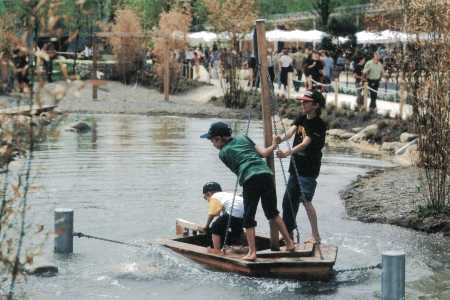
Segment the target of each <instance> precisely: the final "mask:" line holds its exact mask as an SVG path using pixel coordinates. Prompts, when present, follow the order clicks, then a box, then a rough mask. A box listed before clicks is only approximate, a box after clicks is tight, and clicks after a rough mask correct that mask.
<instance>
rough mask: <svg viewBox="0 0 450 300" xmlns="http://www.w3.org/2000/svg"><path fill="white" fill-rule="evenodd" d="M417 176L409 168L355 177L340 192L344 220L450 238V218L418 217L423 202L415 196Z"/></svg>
mask: <svg viewBox="0 0 450 300" xmlns="http://www.w3.org/2000/svg"><path fill="white" fill-rule="evenodd" d="M417 175H418V170H417V169H415V168H412V167H392V168H385V169H374V170H370V171H368V172H367V173H366V174H364V175H358V177H357V178H356V179H355V180H354V181H353V182H352V183H350V184H349V185H348V186H347V187H346V188H345V189H344V190H343V191H341V192H340V197H341V199H342V201H343V202H344V206H345V211H346V213H347V216H348V217H349V218H350V219H355V220H358V221H360V222H364V223H381V224H391V225H397V226H400V227H405V228H409V229H413V230H417V231H423V232H426V233H439V234H442V235H443V236H445V237H450V216H436V217H426V218H421V217H419V216H418V214H417V212H416V210H415V208H416V204H417V203H418V202H419V201H422V200H421V195H420V193H418V192H416V185H417V184H418V183H419V181H418V177H417ZM414 178H415V179H414ZM400 186H401V187H400Z"/></svg>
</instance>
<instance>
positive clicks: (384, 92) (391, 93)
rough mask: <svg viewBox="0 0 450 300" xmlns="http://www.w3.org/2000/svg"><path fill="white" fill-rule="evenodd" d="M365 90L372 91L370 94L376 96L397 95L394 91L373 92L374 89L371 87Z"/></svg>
mask: <svg viewBox="0 0 450 300" xmlns="http://www.w3.org/2000/svg"><path fill="white" fill-rule="evenodd" d="M367 89H368V90H369V91H372V92H374V93H377V94H385V95H397V94H398V92H397V91H394V92H388V91H377V90H374V89H373V88H371V87H367Z"/></svg>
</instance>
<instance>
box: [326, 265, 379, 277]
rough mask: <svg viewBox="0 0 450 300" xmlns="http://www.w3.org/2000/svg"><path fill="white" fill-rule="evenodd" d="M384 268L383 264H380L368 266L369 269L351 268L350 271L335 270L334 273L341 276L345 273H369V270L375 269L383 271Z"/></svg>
mask: <svg viewBox="0 0 450 300" xmlns="http://www.w3.org/2000/svg"><path fill="white" fill-rule="evenodd" d="M382 267H383V266H382V264H381V263H379V264H376V265H372V266H367V267H356V268H350V269H340V270H334V273H335V274H339V273H345V272H356V271H369V270H374V269H381V268H382Z"/></svg>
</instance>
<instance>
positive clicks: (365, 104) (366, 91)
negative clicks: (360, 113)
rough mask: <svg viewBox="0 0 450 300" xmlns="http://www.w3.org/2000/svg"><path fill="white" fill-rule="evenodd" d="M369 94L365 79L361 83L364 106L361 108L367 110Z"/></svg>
mask: <svg viewBox="0 0 450 300" xmlns="http://www.w3.org/2000/svg"><path fill="white" fill-rule="evenodd" d="M368 95H369V84H368V83H367V81H364V84H363V99H364V107H363V110H364V111H367V97H368Z"/></svg>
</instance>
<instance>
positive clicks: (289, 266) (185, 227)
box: [161, 219, 337, 281]
mask: <svg viewBox="0 0 450 300" xmlns="http://www.w3.org/2000/svg"><path fill="white" fill-rule="evenodd" d="M176 232H177V237H176V238H173V239H167V240H163V241H161V244H162V245H163V246H165V247H167V248H170V249H172V250H173V251H175V252H177V253H180V254H181V255H183V256H185V257H187V258H189V259H192V260H193V261H196V262H198V263H200V264H202V265H204V266H206V267H208V268H211V269H214V270H219V271H225V272H234V273H240V274H243V275H248V276H256V277H272V278H287V279H296V280H324V281H326V280H329V279H330V278H331V277H332V275H333V266H334V264H335V262H336V256H337V247H335V246H332V245H324V244H321V245H320V249H319V246H318V245H314V244H311V243H306V244H299V245H297V250H296V251H295V252H287V251H284V249H285V247H283V246H282V247H281V251H271V250H270V239H269V238H267V237H262V236H257V237H256V247H257V259H256V261H254V262H250V261H245V260H242V259H241V257H242V256H243V255H244V254H245V253H246V249H247V248H246V247H235V246H234V247H232V248H231V250H227V251H226V253H225V254H224V255H216V254H212V253H208V250H207V245H208V240H207V237H206V235H205V234H203V233H202V226H200V225H198V224H195V223H191V222H189V221H185V220H181V219H179V220H177V221H176Z"/></svg>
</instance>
